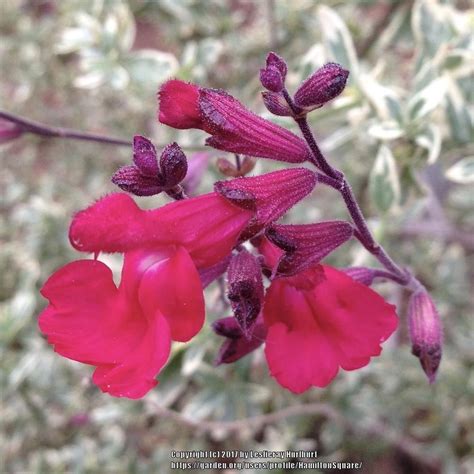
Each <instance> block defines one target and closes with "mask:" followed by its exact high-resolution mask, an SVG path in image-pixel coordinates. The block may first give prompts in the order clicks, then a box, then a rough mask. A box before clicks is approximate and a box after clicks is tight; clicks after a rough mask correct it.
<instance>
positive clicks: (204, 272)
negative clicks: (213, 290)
mask: <svg viewBox="0 0 474 474" xmlns="http://www.w3.org/2000/svg"><path fill="white" fill-rule="evenodd" d="M230 258H231V256H230V255H228V256H227V257H225V258H224V259H222V260H221V261H220V262H217V263H216V264H215V265H212V266H210V267H207V268H200V269H199V270H198V272H199V278H200V279H201V284H202V287H203V288H206V287H207V286H209V285H210V284H211V283H212V282H213V281H214V280H215V279H216V278H219V277H220V276H221V275H222V274H223V273H225V272H226V271H227V267H228V266H229V262H230Z"/></svg>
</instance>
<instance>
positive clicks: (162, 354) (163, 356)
mask: <svg viewBox="0 0 474 474" xmlns="http://www.w3.org/2000/svg"><path fill="white" fill-rule="evenodd" d="M170 349H171V336H170V330H169V326H168V322H167V320H166V319H165V318H164V317H163V316H162V315H161V314H160V313H156V314H155V316H154V318H153V320H152V321H151V322H150V325H149V327H148V328H147V331H146V333H145V335H144V337H143V338H142V339H141V340H140V343H139V344H138V345H137V346H136V348H135V349H134V351H132V352H131V353H130V354H129V355H128V356H127V357H126V358H125V359H124V360H123V361H122V362H121V363H118V364H113V365H101V366H99V367H97V369H96V370H95V371H94V375H93V377H92V380H93V381H94V383H95V384H96V385H97V386H99V387H100V389H101V390H102V391H103V392H105V393H110V395H113V396H115V397H127V398H132V399H137V398H142V397H144V396H145V395H146V394H147V393H148V392H149V391H150V390H151V389H152V388H153V387H154V386H156V385H157V383H158V381H157V380H155V377H156V375H157V373H158V372H159V371H160V370H161V368H162V367H163V366H164V365H165V364H166V361H167V360H168V357H169V353H170Z"/></svg>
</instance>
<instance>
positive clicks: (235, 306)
mask: <svg viewBox="0 0 474 474" xmlns="http://www.w3.org/2000/svg"><path fill="white" fill-rule="evenodd" d="M227 281H228V288H229V289H228V292H227V297H228V298H229V301H230V305H231V307H232V310H233V312H234V316H235V318H236V319H237V322H238V323H239V325H240V327H241V329H242V333H243V334H244V335H245V337H246V338H247V339H249V338H250V336H251V334H252V330H253V326H254V324H255V321H256V319H257V316H258V315H259V314H260V311H261V309H262V305H263V295H264V291H263V281H262V268H261V266H260V263H259V261H258V260H257V258H256V257H255V256H254V255H252V254H251V253H250V252H248V251H247V250H245V249H243V250H241V251H240V252H239V253H238V254H236V255H234V256H233V257H232V259H231V261H230V264H229V268H228V270H227Z"/></svg>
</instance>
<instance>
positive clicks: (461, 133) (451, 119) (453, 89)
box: [446, 78, 474, 143]
mask: <svg viewBox="0 0 474 474" xmlns="http://www.w3.org/2000/svg"><path fill="white" fill-rule="evenodd" d="M446 96H447V100H446V116H447V119H448V124H449V128H450V131H451V136H452V137H453V138H454V139H455V140H456V141H458V142H461V143H468V142H470V141H472V137H473V135H474V123H473V119H472V117H471V115H470V114H469V110H468V108H467V107H466V102H467V101H466V100H465V99H464V97H463V94H462V91H461V89H460V88H459V86H458V85H457V83H456V82H455V81H454V80H452V79H451V78H449V80H448V90H447V94H446Z"/></svg>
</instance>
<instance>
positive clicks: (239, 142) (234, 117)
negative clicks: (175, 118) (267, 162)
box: [199, 89, 309, 163]
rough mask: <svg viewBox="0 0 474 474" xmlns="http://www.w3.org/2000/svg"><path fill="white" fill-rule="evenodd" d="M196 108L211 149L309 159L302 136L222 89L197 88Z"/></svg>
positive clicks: (292, 158) (290, 161)
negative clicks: (248, 107) (257, 113)
mask: <svg viewBox="0 0 474 474" xmlns="http://www.w3.org/2000/svg"><path fill="white" fill-rule="evenodd" d="M199 107H200V111H201V115H202V117H203V123H204V129H205V130H206V131H207V132H208V133H211V134H212V135H213V136H212V137H210V138H208V139H207V141H206V143H207V144H208V145H210V146H212V147H214V148H217V149H219V150H224V151H229V152H232V153H242V154H244V155H250V156H255V157H260V158H270V159H274V160H280V161H286V162H289V163H303V162H304V161H306V160H307V159H308V158H309V149H308V147H307V145H306V143H305V142H304V140H303V139H301V138H300V137H297V136H296V135H295V134H293V133H291V132H290V131H288V130H286V129H285V128H283V127H280V126H279V125H276V124H274V123H273V122H270V121H268V120H265V119H263V118H262V117H259V116H258V115H255V114H254V113H253V112H251V111H250V110H248V109H247V108H245V107H244V106H243V105H242V104H241V103H240V102H239V101H238V100H237V99H235V98H234V97H232V96H231V95H229V94H227V93H226V92H224V91H222V90H214V89H200V93H199Z"/></svg>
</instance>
